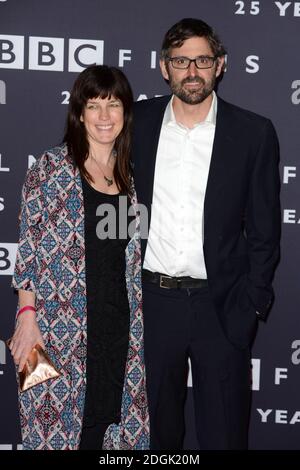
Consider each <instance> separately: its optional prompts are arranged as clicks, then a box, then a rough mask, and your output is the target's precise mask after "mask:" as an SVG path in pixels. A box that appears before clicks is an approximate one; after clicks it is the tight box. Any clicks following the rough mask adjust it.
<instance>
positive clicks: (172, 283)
mask: <svg viewBox="0 0 300 470" xmlns="http://www.w3.org/2000/svg"><path fill="white" fill-rule="evenodd" d="M142 276H143V280H145V281H146V282H151V283H152V284H156V285H157V286H159V287H161V288H162V289H201V288H202V287H206V286H207V285H208V283H207V279H194V278H193V277H189V276H182V277H171V276H167V275H166V274H160V273H153V272H151V271H148V270H147V269H143V271H142Z"/></svg>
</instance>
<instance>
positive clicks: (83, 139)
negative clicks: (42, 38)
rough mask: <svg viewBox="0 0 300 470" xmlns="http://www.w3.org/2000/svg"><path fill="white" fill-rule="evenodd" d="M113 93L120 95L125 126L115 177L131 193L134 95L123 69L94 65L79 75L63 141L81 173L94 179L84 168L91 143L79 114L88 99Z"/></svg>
mask: <svg viewBox="0 0 300 470" xmlns="http://www.w3.org/2000/svg"><path fill="white" fill-rule="evenodd" d="M111 96H113V97H115V98H118V99H119V100H120V101H121V102H122V104H123V109H124V126H123V129H122V131H121V132H120V134H119V135H118V137H117V139H116V143H115V150H116V152H117V158H116V164H115V167H114V179H115V181H116V185H117V186H118V189H119V191H120V192H125V193H129V188H130V165H129V156H130V143H131V127H132V104H133V94H132V90H131V87H130V84H129V82H128V80H127V78H126V76H125V75H124V73H123V72H121V70H119V69H117V68H115V67H108V66H107V65H92V66H90V67H88V68H86V69H85V70H84V71H83V72H81V73H80V74H79V76H78V77H77V79H76V81H75V83H74V85H73V89H72V92H71V96H70V104H69V109H68V116H67V122H66V131H65V135H64V142H66V144H67V146H68V152H69V154H70V156H71V158H72V160H73V162H74V164H75V165H76V166H77V167H78V168H79V171H80V172H81V174H82V175H83V176H85V177H86V178H87V179H88V180H89V181H93V178H92V176H91V175H90V174H89V173H88V171H87V170H86V169H85V167H84V162H85V160H86V159H87V158H88V155H89V142H88V138H87V133H86V129H85V126H84V123H83V122H81V120H80V117H81V115H82V113H83V110H84V107H85V106H86V104H87V101H88V100H89V99H91V98H98V97H100V98H103V99H104V98H107V97H108V98H110V97H111Z"/></svg>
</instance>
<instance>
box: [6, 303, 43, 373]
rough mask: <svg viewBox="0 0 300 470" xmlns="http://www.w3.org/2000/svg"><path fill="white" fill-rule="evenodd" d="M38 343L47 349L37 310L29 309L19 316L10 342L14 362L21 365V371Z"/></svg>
mask: <svg viewBox="0 0 300 470" xmlns="http://www.w3.org/2000/svg"><path fill="white" fill-rule="evenodd" d="M36 344H39V345H40V346H41V347H42V348H43V349H45V344H44V341H43V338H42V335H41V332H40V329H39V326H38V323H37V321H36V318H35V312H31V311H27V312H24V313H22V314H21V315H20V316H19V318H18V320H17V326H16V329H15V332H14V335H13V337H12V339H11V341H10V344H9V349H10V351H11V354H12V356H13V359H14V362H15V364H16V365H17V366H19V368H18V371H19V372H21V371H22V369H23V367H24V365H25V362H26V360H27V358H28V356H29V353H30V351H31V350H32V348H33V347H34V346H35V345H36Z"/></svg>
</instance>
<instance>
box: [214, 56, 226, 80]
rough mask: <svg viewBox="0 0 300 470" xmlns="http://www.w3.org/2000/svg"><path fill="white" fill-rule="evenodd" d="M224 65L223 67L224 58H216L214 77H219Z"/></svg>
mask: <svg viewBox="0 0 300 470" xmlns="http://www.w3.org/2000/svg"><path fill="white" fill-rule="evenodd" d="M224 65H225V56H222V57H218V58H217V68H216V77H218V76H219V75H221V73H222V72H223V71H224Z"/></svg>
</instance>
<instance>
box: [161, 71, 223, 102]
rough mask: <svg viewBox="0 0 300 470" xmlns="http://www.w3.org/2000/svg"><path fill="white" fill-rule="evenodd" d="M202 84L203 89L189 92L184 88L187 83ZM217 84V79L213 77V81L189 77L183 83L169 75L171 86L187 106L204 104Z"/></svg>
mask: <svg viewBox="0 0 300 470" xmlns="http://www.w3.org/2000/svg"><path fill="white" fill-rule="evenodd" d="M189 82H190V83H195V82H197V83H200V84H201V85H202V87H201V88H196V89H194V90H193V89H191V90H188V89H186V88H184V85H185V83H189ZM215 83H216V77H215V76H213V77H212V78H211V80H209V81H205V80H204V79H203V78H202V77H198V76H196V77H187V78H185V79H184V80H182V81H181V82H175V81H174V80H173V77H172V75H171V74H169V85H170V88H171V90H172V92H173V94H174V95H175V96H177V97H178V98H179V99H180V100H182V101H183V102H184V103H187V104H199V103H202V101H204V100H205V99H206V98H207V97H208V96H209V95H210V94H211V93H212V91H213V89H214V87H215Z"/></svg>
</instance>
